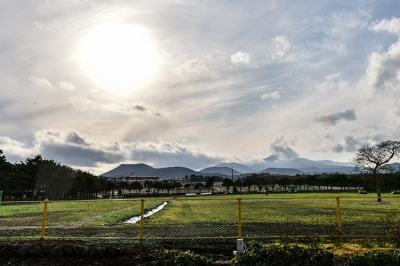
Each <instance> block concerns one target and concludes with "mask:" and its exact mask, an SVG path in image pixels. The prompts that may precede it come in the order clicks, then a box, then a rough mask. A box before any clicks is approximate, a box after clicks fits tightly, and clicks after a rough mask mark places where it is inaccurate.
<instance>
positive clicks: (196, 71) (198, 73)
mask: <svg viewBox="0 0 400 266" xmlns="http://www.w3.org/2000/svg"><path fill="white" fill-rule="evenodd" d="M174 72H175V73H176V74H178V75H179V76H181V78H182V79H183V80H193V79H199V78H203V77H207V76H209V75H210V73H211V72H210V69H209V68H208V67H207V66H206V64H205V61H204V60H199V59H194V60H190V61H188V62H186V63H183V64H182V65H180V66H179V67H177V68H176V69H175V70H174Z"/></svg>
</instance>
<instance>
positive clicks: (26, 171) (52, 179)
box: [0, 150, 115, 200]
mask: <svg viewBox="0 0 400 266" xmlns="http://www.w3.org/2000/svg"><path fill="white" fill-rule="evenodd" d="M113 188H115V184H114V183H112V182H110V181H108V180H106V179H104V178H98V177H97V176H95V175H93V174H91V173H89V172H86V171H82V170H75V169H72V168H71V167H69V166H66V165H62V164H60V163H57V162H55V161H54V160H47V159H44V158H43V157H42V156H41V155H36V156H35V157H32V158H27V159H26V160H25V161H21V162H19V163H14V164H12V163H10V162H8V161H7V159H6V156H5V155H4V154H3V151H2V150H0V190H2V191H3V195H4V196H5V197H15V198H22V197H23V195H25V196H26V197H27V198H28V199H31V200H35V199H38V198H39V199H40V198H42V197H44V196H46V197H47V198H52V199H63V198H65V197H68V196H71V195H75V196H78V195H79V196H81V197H82V196H86V197H89V195H92V196H93V197H95V196H96V194H97V193H98V192H100V191H106V190H111V189H113Z"/></svg>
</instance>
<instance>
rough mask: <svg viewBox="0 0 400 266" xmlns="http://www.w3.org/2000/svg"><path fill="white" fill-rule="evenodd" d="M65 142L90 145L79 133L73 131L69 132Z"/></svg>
mask: <svg viewBox="0 0 400 266" xmlns="http://www.w3.org/2000/svg"><path fill="white" fill-rule="evenodd" d="M65 142H67V143H72V144H77V145H84V146H87V145H88V144H87V143H86V142H85V140H84V139H83V138H81V137H80V136H79V135H78V133H76V132H73V131H72V132H70V133H68V135H67V137H66V138H65Z"/></svg>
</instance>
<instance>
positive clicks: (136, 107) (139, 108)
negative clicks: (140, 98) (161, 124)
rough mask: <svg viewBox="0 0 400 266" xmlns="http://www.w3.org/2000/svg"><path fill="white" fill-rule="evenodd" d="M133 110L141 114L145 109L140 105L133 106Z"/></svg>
mask: <svg viewBox="0 0 400 266" xmlns="http://www.w3.org/2000/svg"><path fill="white" fill-rule="evenodd" d="M135 109H136V110H139V111H142V112H144V111H146V108H145V107H143V106H142V105H135Z"/></svg>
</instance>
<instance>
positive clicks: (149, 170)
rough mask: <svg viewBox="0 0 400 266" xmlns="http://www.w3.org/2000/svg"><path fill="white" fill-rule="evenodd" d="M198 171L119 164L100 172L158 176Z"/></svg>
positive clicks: (182, 175) (182, 168)
mask: <svg viewBox="0 0 400 266" xmlns="http://www.w3.org/2000/svg"><path fill="white" fill-rule="evenodd" d="M193 174H195V175H198V174H199V173H198V172H196V171H194V170H192V169H189V168H186V167H179V166H177V167H166V168H153V167H151V166H149V165H147V164H143V163H139V164H121V165H120V166H118V167H116V168H114V169H112V170H110V171H108V172H106V173H104V174H102V175H101V176H105V177H124V176H158V177H159V178H173V177H184V176H185V175H187V176H190V175H193Z"/></svg>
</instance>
